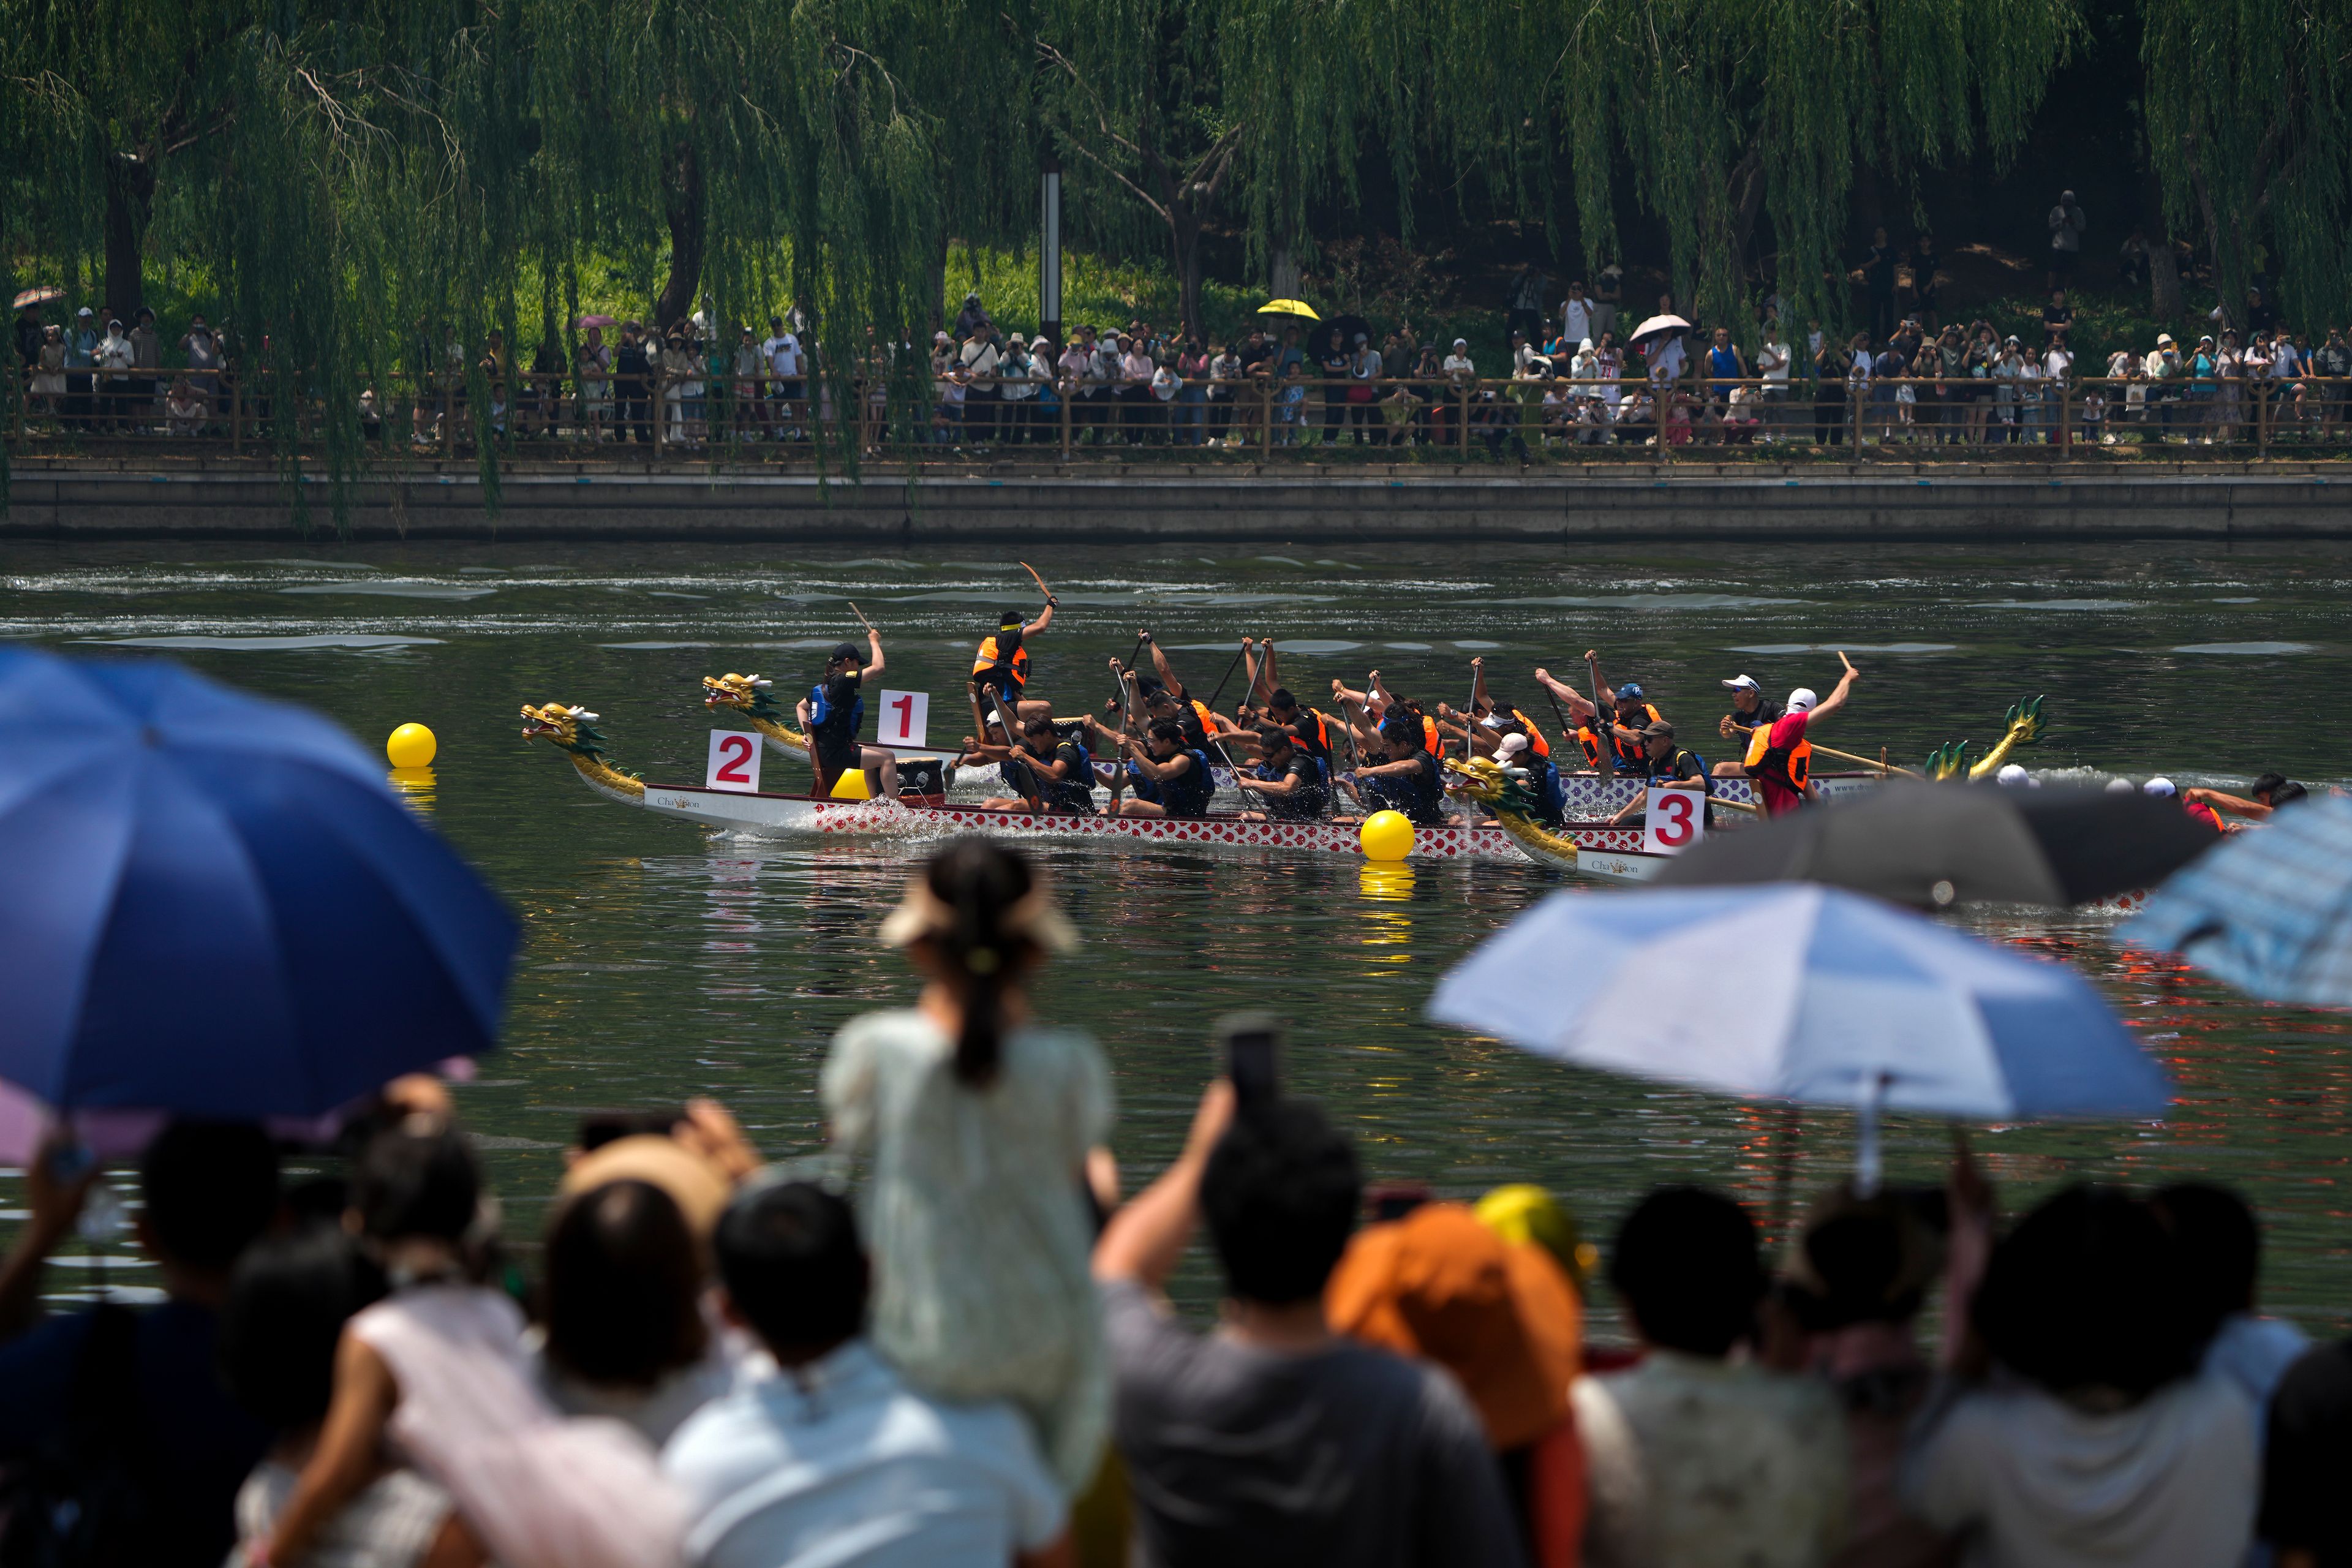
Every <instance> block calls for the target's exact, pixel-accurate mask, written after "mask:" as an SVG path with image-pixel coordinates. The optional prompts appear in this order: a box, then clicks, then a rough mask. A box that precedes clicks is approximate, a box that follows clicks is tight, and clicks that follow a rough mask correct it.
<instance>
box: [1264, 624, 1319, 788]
mask: <svg viewBox="0 0 2352 1568" xmlns="http://www.w3.org/2000/svg"><path fill="white" fill-rule="evenodd" d="M1269 646H1271V645H1269ZM1265 718H1266V722H1267V723H1269V724H1273V725H1276V726H1278V727H1279V728H1281V729H1282V730H1283V731H1286V732H1287V733H1288V734H1289V736H1290V739H1291V743H1292V744H1293V745H1295V746H1297V748H1298V750H1299V751H1300V752H1304V753H1305V754H1306V756H1307V760H1308V761H1309V762H1311V763H1314V764H1315V767H1316V771H1317V772H1318V773H1319V774H1320V775H1321V778H1322V783H1323V785H1324V787H1325V788H1327V789H1328V788H1329V787H1330V784H1331V721H1330V720H1329V719H1328V717H1326V716H1325V715H1323V714H1321V713H1318V712H1317V711H1316V710H1314V709H1312V708H1301V707H1300V706H1299V705H1298V699H1297V698H1296V697H1294V696H1292V695H1291V694H1290V690H1289V689H1288V688H1287V687H1282V686H1277V687H1276V688H1275V689H1274V695H1273V696H1271V697H1269V698H1267V699H1266V700H1265ZM1259 733H1260V735H1261V736H1263V734H1264V731H1263V730H1261V731H1259Z"/></svg>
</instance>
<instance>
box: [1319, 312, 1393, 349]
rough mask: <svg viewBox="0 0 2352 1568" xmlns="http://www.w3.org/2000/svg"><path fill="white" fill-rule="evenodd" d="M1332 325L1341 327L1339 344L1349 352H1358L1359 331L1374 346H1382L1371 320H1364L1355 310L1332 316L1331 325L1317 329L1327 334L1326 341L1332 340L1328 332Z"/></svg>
mask: <svg viewBox="0 0 2352 1568" xmlns="http://www.w3.org/2000/svg"><path fill="white" fill-rule="evenodd" d="M1331 327H1337V328H1339V346H1340V347H1341V348H1343V349H1346V350H1347V351H1348V352H1349V353H1355V352H1356V334H1357V333H1358V332H1361V333H1363V334H1364V341H1365V342H1367V343H1369V344H1370V345H1371V346H1372V347H1373V348H1378V347H1380V346H1381V340H1380V336H1379V334H1378V333H1376V332H1374V331H1372V324H1371V322H1370V321H1366V320H1364V318H1363V317H1361V316H1359V315H1358V314H1356V313H1355V312H1354V311H1353V310H1349V311H1348V312H1347V313H1345V314H1344V315H1338V316H1334V317H1332V318H1331V326H1330V327H1322V328H1318V329H1317V330H1318V331H1321V332H1323V333H1325V334H1326V335H1325V337H1324V339H1323V341H1324V342H1329V341H1330V338H1329V336H1328V334H1329V332H1330V330H1331Z"/></svg>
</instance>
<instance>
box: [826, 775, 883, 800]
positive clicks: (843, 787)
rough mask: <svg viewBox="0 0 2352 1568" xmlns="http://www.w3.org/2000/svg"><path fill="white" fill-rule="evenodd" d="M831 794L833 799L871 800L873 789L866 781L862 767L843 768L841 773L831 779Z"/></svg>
mask: <svg viewBox="0 0 2352 1568" xmlns="http://www.w3.org/2000/svg"><path fill="white" fill-rule="evenodd" d="M832 794H833V798H834V799H835V800H872V799H873V798H874V789H873V786H872V785H870V784H867V783H866V770H865V769H864V768H847V769H845V770H843V772H842V775H841V776H840V777H839V778H837V779H835V780H834V781H833V791H832Z"/></svg>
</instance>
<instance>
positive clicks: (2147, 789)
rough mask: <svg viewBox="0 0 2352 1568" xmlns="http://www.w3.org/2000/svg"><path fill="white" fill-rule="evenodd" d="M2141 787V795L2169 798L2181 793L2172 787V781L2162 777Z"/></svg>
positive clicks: (2151, 780) (2153, 779)
mask: <svg viewBox="0 0 2352 1568" xmlns="http://www.w3.org/2000/svg"><path fill="white" fill-rule="evenodd" d="M2139 787H2140V793H2141V794H2143V795H2163V796H2166V797H2167V798H2169V797H2170V796H2173V795H2179V793H2180V792H2179V790H2177V789H2175V788H2173V787H2172V781H2171V780H2170V779H2168V778H2164V777H2161V776H2159V777H2157V778H2152V779H2150V780H2148V781H2147V783H2146V784H2142V785H2140V786H2139Z"/></svg>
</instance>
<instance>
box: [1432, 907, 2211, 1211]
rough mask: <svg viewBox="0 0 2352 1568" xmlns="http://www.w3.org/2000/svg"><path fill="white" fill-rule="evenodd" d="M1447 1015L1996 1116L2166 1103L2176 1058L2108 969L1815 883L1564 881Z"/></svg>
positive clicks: (1441, 998)
mask: <svg viewBox="0 0 2352 1568" xmlns="http://www.w3.org/2000/svg"><path fill="white" fill-rule="evenodd" d="M1429 1016H1431V1017H1433V1018H1434V1019H1436V1020H1438V1021H1439V1022H1441V1023H1446V1024H1454V1025H1458V1026H1461V1027H1463V1028H1465V1029H1474V1030H1476V1031H1477V1032H1478V1033H1480V1034H1486V1035H1492V1036H1495V1037H1497V1038H1499V1039H1505V1040H1508V1041H1510V1042H1511V1043H1512V1044H1514V1045H1517V1046H1520V1047H1525V1048H1526V1049H1528V1050H1531V1051H1534V1052H1536V1053H1537V1054H1538V1055H1541V1056H1549V1057H1557V1058H1559V1059H1560V1060H1562V1061H1570V1062H1575V1063H1578V1064H1580V1065H1581V1066H1584V1067H1592V1068H1603V1069H1605V1070H1607V1071H1611V1072H1620V1073H1627V1074H1631V1075H1633V1076H1635V1077H1639V1078H1647V1079H1660V1080H1663V1081H1664V1082H1667V1083H1676V1084H1682V1085H1685V1086H1687V1087H1689V1088H1692V1089H1706V1090H1710V1091H1712V1092H1714V1093H1717V1094H1727V1095H1736V1096H1738V1097H1739V1098H1741V1099H1758V1100H1796V1101H1800V1102H1802V1103H1805V1104H1809V1105H1839V1106H1850V1107H1853V1109H1855V1110H1859V1111H1861V1112H1862V1113H1863V1127H1862V1131H1863V1139H1862V1143H1863V1147H1862V1150H1861V1152H1860V1157H1859V1161H1858V1163H1859V1166H1860V1174H1861V1178H1862V1182H1863V1184H1864V1187H1865V1188H1868V1187H1872V1186H1874V1185H1875V1184H1876V1179H1877V1158H1878V1151H1877V1116H1878V1112H1879V1110H1880V1109H1881V1108H1886V1109H1891V1110H1910V1111H1925V1112H1928V1113H1932V1114H1936V1115H1941V1116H1950V1117H1957V1118H1962V1119H1966V1120H1969V1121H2022V1120H2032V1119H2038V1118H2043V1117H2116V1118H2124V1119H2131V1120H2152V1119H2155V1118H2158V1117H2161V1116H2162V1115H2163V1114H2164V1112H2165V1109H2166V1107H2167V1106H2168V1104H2169V1103H2170V1101H2171V1088H2170V1086H2169V1084H2168V1083H2167V1081H2166V1079H2165V1076H2164V1072H2163V1069H2161V1068H2158V1066H2157V1064H2156V1063H2155V1062H2154V1061H2153V1060H2151V1059H2150V1058H2148V1056H2147V1054H2146V1053H2145V1052H2143V1051H2142V1050H2141V1049H2140V1048H2139V1047H2138V1045H2137V1043H2136V1042H2135V1041H2134V1040H2133V1039H2132V1037H2131V1035H2130V1033H2129V1032H2128V1031H2127V1030H2126V1029H2125V1027H2124V1026H2123V1025H2122V1024H2121V1023H2120V1022H2119V1021H2117V1019H2116V1016H2115V1015H2114V1014H2113V1013H2111V1012H2109V1011H2108V1009H2107V1006H2106V1004H2105V1002H2103V1001H2101V1000H2100V999H2099V995H2098V993H2097V992H2095V991H2094V990H2093V989H2092V988H2091V986H2090V984H2089V983H2088V982H2086V981H2084V979H2083V978H2082V976H2080V975H2078V974H2076V973H2074V971H2073V970H2071V969H2068V968H2066V967H2065V966H2063V964H2058V963H2049V962H2046V961H2043V960H2040V959H2032V958H2025V957H2021V956H2020V955H2018V954H2015V953H2011V952H2004V951H2002V950H2000V949H1999V948H1996V947H1991V946H1989V945H1987V944H1986V943H1984V942H1979V941H1978V940H1976V939H1975V938H1973V937H1970V936H1966V935H1963V934H1962V933H1960V932H1958V931H1952V930H1950V929H1948V928H1947V927H1944V926H1940V925H1937V924H1936V923H1935V922H1934V921H1929V920H1926V919H1923V918H1921V917H1920V916H1917V915H1914V914H1909V913H1906V912H1905V911H1904V910H1897V909H1895V908H1894V907H1892V906H1891V905H1887V904H1882V903H1879V902H1877V901H1876V900H1872V899H1866V898H1863V897H1861V896H1859V895H1857V894H1853V893H1843V892H1839V891H1837V890H1836V889H1830V888H1822V887H1814V886H1810V885H1804V884H1794V883H1778V884H1773V885H1770V886H1766V887H1753V888H1693V889H1656V890H1652V891H1643V892H1638V893H1627V894H1623V895H1622V896H1615V897H1596V896H1593V895H1591V894H1576V893H1555V894H1553V895H1552V896H1551V897H1550V898H1549V899H1546V900H1544V901H1543V902H1542V903H1540V904H1538V905H1537V906H1536V907H1535V908H1534V909H1532V910H1528V912H1527V913H1526V914H1523V915H1521V916H1520V917H1519V918H1518V919H1517V920H1516V921H1512V922H1511V923H1510V924H1509V925H1507V926H1506V927H1504V928H1503V930H1502V931H1498V932H1496V934H1495V935H1494V936H1493V937H1492V938H1490V939H1489V940H1488V941H1487V942H1486V944H1485V945H1484V946H1482V947H1480V948H1479V949H1478V951H1477V952H1474V953H1472V954H1471V955H1470V957H1469V958H1468V959H1466V960H1465V961H1464V962H1463V963H1461V964H1459V965H1458V966H1456V967H1455V968H1454V970H1453V971H1452V972H1451V973H1448V974H1447V975H1446V976H1445V977H1444V979H1443V980H1441V981H1440V982H1439V983H1438V985H1437V990H1436V993H1435V994H1433V996H1432V997H1431V998H1430V1002H1429Z"/></svg>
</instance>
